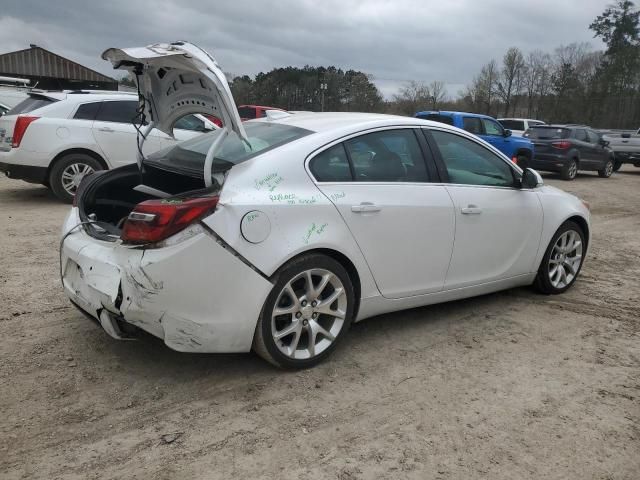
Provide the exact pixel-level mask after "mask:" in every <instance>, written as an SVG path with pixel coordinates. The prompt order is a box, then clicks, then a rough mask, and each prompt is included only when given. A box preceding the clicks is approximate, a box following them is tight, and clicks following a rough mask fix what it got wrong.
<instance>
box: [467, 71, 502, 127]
mask: <svg viewBox="0 0 640 480" xmlns="http://www.w3.org/2000/svg"><path fill="white" fill-rule="evenodd" d="M498 76H499V75H498V66H497V64H496V61H495V60H491V61H490V62H489V63H487V64H486V65H484V66H483V67H482V69H481V70H480V75H478V76H477V77H476V78H475V79H474V80H473V86H472V89H473V90H474V91H475V96H476V98H477V101H478V102H479V103H480V105H482V107H481V109H482V110H483V112H484V113H486V114H487V115H491V112H492V110H491V109H492V106H493V103H494V101H495V97H496V92H497V88H498Z"/></svg>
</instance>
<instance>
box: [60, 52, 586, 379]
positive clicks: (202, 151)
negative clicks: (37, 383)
mask: <svg viewBox="0 0 640 480" xmlns="http://www.w3.org/2000/svg"><path fill="white" fill-rule="evenodd" d="M103 57H104V58H106V59H108V60H110V61H111V62H113V64H114V65H115V67H116V68H126V69H129V70H131V71H133V72H135V73H136V74H137V75H139V83H140V93H141V97H142V98H143V99H144V112H145V115H146V120H148V125H147V126H146V127H145V131H143V132H142V135H143V136H144V134H145V133H146V132H148V131H150V129H151V128H157V129H159V130H161V131H164V132H166V133H168V134H171V132H172V129H173V124H174V123H175V121H176V120H177V119H179V118H180V117H182V116H184V115H185V114H186V113H202V114H211V115H215V116H217V117H218V118H221V119H222V120H223V122H224V125H225V127H224V128H222V129H220V130H217V131H215V132H212V133H208V134H204V135H202V136H199V137H196V138H194V139H191V140H187V141H185V142H182V143H179V144H177V145H174V146H172V147H169V148H167V149H165V150H162V151H159V152H157V153H155V154H152V155H150V156H148V157H146V158H145V157H144V156H143V155H142V154H141V153H139V152H141V151H142V149H141V148H139V149H138V153H137V152H131V154H132V156H134V155H135V154H136V153H137V154H138V165H130V166H126V167H122V168H118V169H115V170H112V171H109V172H99V173H96V174H94V175H91V176H89V177H87V179H86V180H85V181H84V182H83V183H82V185H81V187H80V188H79V190H78V193H77V195H76V202H75V205H74V207H73V208H72V209H71V212H70V213H69V215H68V217H67V219H66V221H65V224H64V228H63V236H62V240H61V275H62V281H63V284H64V289H65V292H66V294H67V295H68V296H69V298H70V299H71V301H72V302H73V303H74V304H75V305H76V306H77V307H78V308H80V309H81V310H82V311H84V312H86V313H87V314H88V315H89V316H90V317H92V318H94V319H96V320H97V321H98V322H99V323H100V324H101V325H102V327H103V328H104V330H105V331H106V332H107V333H109V334H110V335H111V336H113V337H115V338H124V337H127V336H130V335H131V333H132V332H134V331H135V330H136V328H139V329H142V330H145V331H147V332H150V333H151V334H153V335H155V336H157V337H159V338H161V339H163V340H164V342H165V343H166V345H168V346H169V347H170V348H173V349H175V350H179V351H184V352H247V351H249V350H251V349H253V350H254V351H255V352H256V353H258V354H259V355H260V356H262V357H263V358H265V359H266V360H268V361H269V362H271V363H273V364H275V365H278V366H282V367H293V368H303V367H308V366H311V365H313V364H316V363H317V362H319V361H320V360H322V359H323V358H324V357H326V356H327V355H329V354H330V353H331V351H332V350H333V349H334V348H335V347H336V345H337V344H338V342H339V341H340V339H341V338H342V337H343V336H344V334H345V332H346V330H347V329H348V327H349V325H350V324H351V322H355V321H360V320H363V319H365V318H367V317H371V316H373V315H379V314H382V313H385V312H392V311H396V310H402V309H406V308H413V307H418V306H421V305H428V304H433V303H438V302H445V301H450V300H455V299H460V298H465V297H471V296H474V295H482V294H486V293H489V292H495V291H497V290H502V289H506V288H512V287H517V286H522V285H531V284H534V285H535V286H536V287H537V288H538V289H539V290H541V291H542V292H544V293H549V294H554V293H561V292H564V291H565V290H567V289H568V288H569V287H571V285H572V284H573V283H574V282H575V280H576V278H577V276H578V274H579V272H580V268H581V267H582V262H583V260H584V257H585V254H586V252H587V247H588V245H589V239H590V227H589V209H588V205H586V204H585V202H583V201H581V200H580V199H578V198H576V197H574V196H573V195H569V194H567V193H565V192H562V191H560V190H558V189H555V188H552V187H549V186H543V182H542V179H541V177H540V176H539V175H538V174H537V173H536V172H535V171H533V170H530V169H527V170H525V171H524V172H523V171H522V170H520V169H519V168H518V167H517V166H516V165H514V164H513V163H511V162H510V161H509V159H508V158H506V157H504V156H503V155H502V154H501V153H500V152H499V151H497V150H496V149H494V148H492V147H491V146H490V145H488V144H487V143H485V142H483V141H482V140H480V139H478V138H477V137H475V136H473V135H470V134H467V133H466V132H464V131H462V130H458V129H456V128H453V127H449V126H447V125H444V124H441V123H433V122H429V121H425V120H419V119H414V118H407V117H396V116H386V115H373V114H356V113H325V114H319V113H299V114H287V113H282V112H279V113H276V112H270V113H269V115H268V116H267V117H266V118H264V119H261V120H257V121H251V122H247V123H245V124H242V123H241V121H240V118H239V117H238V113H237V111H236V109H235V106H234V102H233V98H232V96H231V93H230V91H229V88H228V85H227V83H226V80H225V78H224V75H223V74H222V72H221V71H220V69H219V68H218V66H217V64H216V63H215V61H214V60H213V59H212V58H211V57H210V56H209V55H208V54H206V52H203V51H202V50H200V49H199V48H197V47H195V46H194V45H191V44H188V43H183V42H179V43H175V44H160V45H153V46H150V47H145V48H134V49H125V50H117V49H111V50H107V51H106V52H105V53H104V54H103ZM141 141H142V140H141Z"/></svg>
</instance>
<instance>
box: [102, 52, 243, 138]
mask: <svg viewBox="0 0 640 480" xmlns="http://www.w3.org/2000/svg"><path fill="white" fill-rule="evenodd" d="M102 58H103V59H105V60H108V61H110V62H111V63H112V64H113V66H114V68H116V69H124V70H128V71H130V72H132V73H133V74H134V75H136V76H137V78H138V83H139V88H140V93H141V95H142V96H143V97H144V113H145V115H146V117H147V119H149V120H150V121H151V122H152V123H153V126H154V128H157V129H158V130H160V131H162V132H164V133H166V134H167V135H171V136H173V125H174V124H175V123H176V121H178V120H179V119H180V118H182V117H184V116H185V115H188V114H192V113H201V114H203V115H213V116H215V117H218V118H220V119H221V120H222V122H223V125H224V128H226V129H228V130H230V131H233V132H235V133H236V134H237V135H238V136H239V137H240V138H242V139H243V140H245V141H246V134H245V131H244V128H243V126H242V121H241V120H240V116H239V115H238V110H237V108H236V105H235V102H234V101H233V95H232V94H231V90H230V89H229V84H228V83H227V79H226V77H225V75H224V73H223V72H222V70H221V69H220V67H218V64H217V62H216V61H215V59H214V58H213V57H212V56H211V55H209V54H208V53H207V52H205V51H204V50H202V49H201V48H200V47H197V46H196V45H193V44H191V43H187V42H174V43H157V44H154V45H149V46H146V47H134V48H123V49H119V48H110V49H108V50H105V51H104V52H103V54H102Z"/></svg>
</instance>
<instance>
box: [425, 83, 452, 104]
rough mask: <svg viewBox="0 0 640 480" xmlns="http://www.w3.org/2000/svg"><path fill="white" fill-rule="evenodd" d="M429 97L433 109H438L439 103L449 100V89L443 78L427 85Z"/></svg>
mask: <svg viewBox="0 0 640 480" xmlns="http://www.w3.org/2000/svg"><path fill="white" fill-rule="evenodd" d="M427 92H428V94H429V97H431V109H432V110H437V109H438V105H440V104H441V103H442V102H445V101H446V100H447V90H446V87H445V83H444V82H443V81H442V80H434V81H433V82H431V83H430V84H429V86H428V87H427Z"/></svg>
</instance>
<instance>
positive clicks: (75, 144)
mask: <svg viewBox="0 0 640 480" xmlns="http://www.w3.org/2000/svg"><path fill="white" fill-rule="evenodd" d="M137 108H138V96H137V95H136V94H131V93H122V92H107V91H102V92H98V91H65V92H44V91H43V92H31V93H29V95H28V96H27V98H25V99H24V100H23V101H22V102H20V103H19V104H18V105H16V106H15V107H13V108H12V109H11V110H9V111H8V112H7V113H6V114H5V115H3V116H2V117H0V171H2V172H4V173H5V174H6V175H7V176H8V177H10V178H16V179H21V180H25V181H27V182H32V183H41V184H43V185H46V186H48V187H50V188H51V190H52V191H53V192H54V193H55V194H56V196H58V197H59V198H60V199H62V200H64V201H67V202H71V200H72V199H73V195H74V193H75V190H76V188H77V187H78V185H79V184H80V181H81V180H82V178H83V177H84V176H85V175H87V174H89V173H91V172H94V171H96V170H103V169H109V168H114V167H118V166H121V165H125V164H127V163H130V162H132V161H135V158H133V159H132V158H131V149H132V148H133V149H134V151H135V148H136V142H137V130H136V127H135V126H134V125H133V123H132V122H133V120H134V118H135V117H136V115H137V112H136V109H137ZM175 128H176V130H175V131H174V137H171V136H169V135H167V134H165V133H162V132H160V131H158V130H152V131H151V134H150V138H149V139H148V140H147V141H146V142H145V149H144V153H145V154H149V153H151V152H154V151H156V150H159V149H161V148H164V147H167V146H170V145H173V144H174V143H175V142H177V141H180V140H186V139H188V138H192V137H193V136H195V135H199V134H201V133H203V132H206V131H210V130H213V129H215V128H217V127H216V126H215V125H214V124H213V123H211V122H210V121H209V120H207V119H206V118H204V117H202V116H201V115H196V116H194V115H190V116H187V117H184V118H181V119H180V120H179V121H178V122H177V123H176V126H175Z"/></svg>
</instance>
